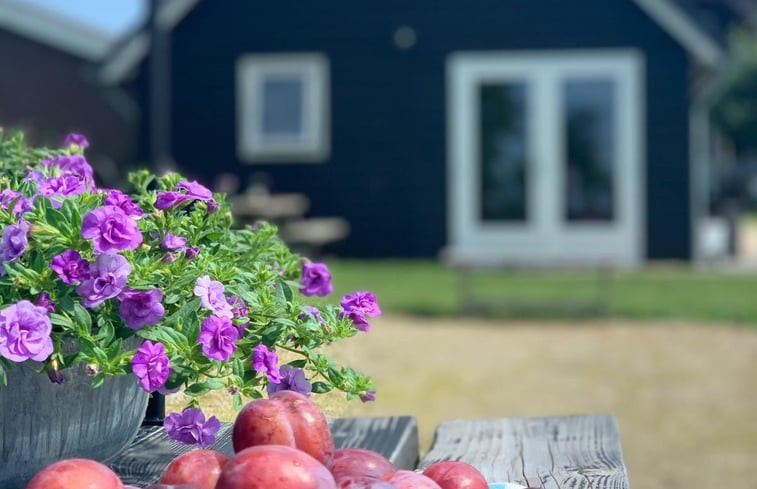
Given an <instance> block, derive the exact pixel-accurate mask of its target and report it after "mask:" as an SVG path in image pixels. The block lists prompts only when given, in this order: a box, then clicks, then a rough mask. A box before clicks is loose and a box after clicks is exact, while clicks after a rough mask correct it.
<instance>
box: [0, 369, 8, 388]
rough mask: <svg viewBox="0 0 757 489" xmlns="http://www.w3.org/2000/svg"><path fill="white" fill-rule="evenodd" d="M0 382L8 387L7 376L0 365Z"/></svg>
mask: <svg viewBox="0 0 757 489" xmlns="http://www.w3.org/2000/svg"><path fill="white" fill-rule="evenodd" d="M0 382H2V383H3V385H5V386H7V385H8V376H7V375H6V374H5V369H4V368H3V366H2V365H0Z"/></svg>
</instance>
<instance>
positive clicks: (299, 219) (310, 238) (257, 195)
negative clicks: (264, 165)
mask: <svg viewBox="0 0 757 489" xmlns="http://www.w3.org/2000/svg"><path fill="white" fill-rule="evenodd" d="M229 203H230V204H231V210H232V213H233V215H234V216H235V217H236V218H237V219H238V220H239V221H240V222H239V224H251V225H254V223H255V222H257V221H261V220H262V221H268V222H270V223H271V224H275V225H276V226H278V228H279V234H280V236H281V238H282V239H283V240H284V241H286V242H287V243H288V244H289V245H290V246H291V247H292V248H294V249H295V251H297V252H300V253H303V254H305V255H307V256H309V257H313V258H316V257H318V256H319V255H320V254H321V252H322V249H323V247H324V246H326V245H328V244H330V243H334V242H337V241H340V240H343V239H345V238H346V237H347V236H348V235H349V233H350V226H349V223H348V222H347V220H346V219H344V218H341V217H305V214H306V213H307V211H308V209H309V208H310V199H308V197H307V195H305V194H301V193H293V192H284V193H270V192H269V191H268V189H267V188H265V187H263V186H251V187H249V188H248V189H247V190H246V191H245V192H244V193H241V194H237V195H232V196H230V197H229Z"/></svg>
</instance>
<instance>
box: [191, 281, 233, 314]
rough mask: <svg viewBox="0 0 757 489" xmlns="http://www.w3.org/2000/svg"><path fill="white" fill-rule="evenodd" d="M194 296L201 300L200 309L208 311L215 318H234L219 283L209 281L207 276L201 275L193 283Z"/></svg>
mask: <svg viewBox="0 0 757 489" xmlns="http://www.w3.org/2000/svg"><path fill="white" fill-rule="evenodd" d="M194 295H196V296H197V297H199V298H200V299H201V300H202V307H204V308H205V309H210V310H211V311H213V314H215V315H216V316H221V317H226V318H229V319H232V318H233V317H234V312H233V311H232V310H231V305H229V302H228V301H227V300H226V296H225V295H224V287H223V284H222V283H221V282H218V281H217V280H211V278H210V277H209V276H208V275H203V276H202V277H199V278H198V279H197V280H196V281H195V288H194Z"/></svg>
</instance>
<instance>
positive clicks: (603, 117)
mask: <svg viewBox="0 0 757 489" xmlns="http://www.w3.org/2000/svg"><path fill="white" fill-rule="evenodd" d="M447 94H448V103H449V106H448V144H449V146H448V160H449V161H448V202H449V205H448V211H449V212H448V214H449V220H448V226H449V241H450V242H449V244H450V245H451V248H452V249H453V250H454V251H455V252H461V253H475V254H480V253H486V254H490V255H494V256H496V257H499V258H502V259H506V260H511V261H515V262H517V261H523V262H529V261H531V262H536V261H539V262H546V263H549V262H562V263H615V264H626V265H632V264H635V263H638V262H639V261H640V260H641V259H642V258H643V254H644V241H645V238H644V227H643V213H644V199H645V198H644V195H643V182H642V180H643V166H644V165H643V162H644V156H643V155H644V140H643V129H642V128H643V112H644V110H643V107H644V93H643V62H642V59H641V57H640V55H639V54H637V53H636V52H633V51H628V50H617V51H615V50H602V51H595V50H587V51H569V52H550V53H544V52H516V53H512V52H507V53H502V52H487V53H464V52H461V53H455V54H453V55H451V56H450V58H449V60H448V64H447Z"/></svg>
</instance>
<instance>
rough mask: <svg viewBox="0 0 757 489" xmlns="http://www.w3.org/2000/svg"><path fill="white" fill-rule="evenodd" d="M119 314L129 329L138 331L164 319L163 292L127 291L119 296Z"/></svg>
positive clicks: (154, 290) (151, 290) (156, 290)
mask: <svg viewBox="0 0 757 489" xmlns="http://www.w3.org/2000/svg"><path fill="white" fill-rule="evenodd" d="M118 300H119V302H120V304H119V306H118V313H119V314H120V315H121V319H123V320H124V324H126V326H127V327H129V328H131V329H134V330H137V329H140V328H142V327H143V326H147V325H153V324H156V323H157V322H158V321H160V320H161V319H162V318H163V313H164V312H165V310H164V309H163V304H162V303H161V302H160V301H161V300H163V291H161V290H160V289H157V288H155V289H150V290H134V289H126V290H124V291H123V292H121V293H120V294H119V295H118Z"/></svg>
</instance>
